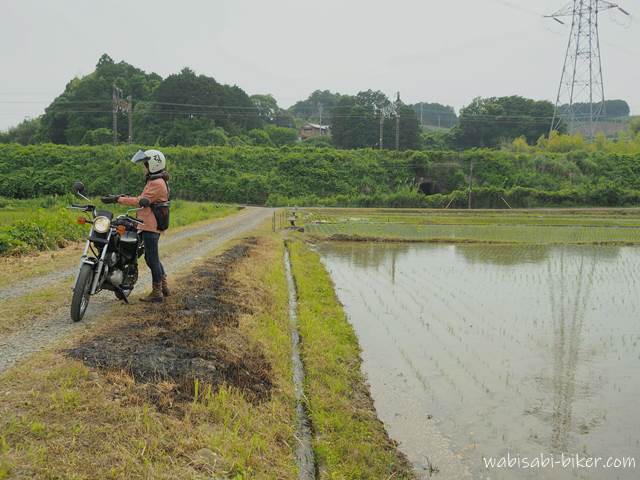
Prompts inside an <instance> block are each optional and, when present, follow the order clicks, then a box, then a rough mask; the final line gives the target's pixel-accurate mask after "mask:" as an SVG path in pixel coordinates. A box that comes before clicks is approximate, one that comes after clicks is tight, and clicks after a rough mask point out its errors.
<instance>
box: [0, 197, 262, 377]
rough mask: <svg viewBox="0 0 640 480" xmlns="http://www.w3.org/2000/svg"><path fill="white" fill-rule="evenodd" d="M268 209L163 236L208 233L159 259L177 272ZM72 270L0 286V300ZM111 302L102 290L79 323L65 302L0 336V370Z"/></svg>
mask: <svg viewBox="0 0 640 480" xmlns="http://www.w3.org/2000/svg"><path fill="white" fill-rule="evenodd" d="M272 212H273V210H272V209H268V208H255V207H250V208H246V209H245V210H243V211H241V212H240V213H239V214H237V215H233V216H230V217H225V218H224V219H222V220H217V221H215V222H212V223H210V224H206V225H203V226H200V227H197V228H193V229H189V230H184V231H181V232H179V233H177V234H176V235H175V236H172V237H171V238H168V239H166V243H164V245H161V246H167V245H169V244H170V243H175V242H177V241H179V240H183V239H186V238H188V237H193V236H196V235H203V234H207V233H210V234H211V236H210V237H205V240H203V241H202V242H201V243H199V244H198V246H197V248H190V249H185V250H181V251H178V252H176V253H175V254H173V255H171V256H168V257H164V258H163V260H162V262H163V264H164V265H165V267H166V268H167V270H168V271H169V272H178V271H180V270H181V269H183V268H185V267H186V266H188V265H189V264H190V263H192V262H193V261H194V260H196V259H197V258H198V257H200V256H202V255H205V254H206V253H208V252H209V251H211V250H213V249H214V248H216V247H218V246H220V245H222V244H223V243H224V242H226V241H228V240H231V239H233V238H235V237H238V236H240V235H242V234H243V233H245V232H248V231H250V230H252V229H253V228H255V227H257V226H258V225H259V224H260V223H262V222H264V221H266V220H267V219H268V218H269V217H270V216H271V215H272ZM143 268H144V266H143ZM76 269H77V264H74V265H73V267H70V268H68V269H65V270H64V271H59V272H54V273H50V274H47V275H44V276H42V277H37V278H32V279H29V280H27V281H24V282H21V284H16V285H13V286H11V287H9V288H5V289H2V290H0V300H2V299H5V298H11V297H13V296H16V295H24V294H26V293H28V291H30V289H31V290H33V289H36V288H41V287H46V286H50V285H52V284H53V283H55V282H60V281H62V280H63V279H65V278H66V277H69V276H71V275H73V274H75V271H76ZM143 272H144V270H143ZM149 283H150V276H149V275H148V274H146V272H145V273H143V275H142V276H141V279H140V281H139V282H138V284H137V285H136V290H135V291H136V292H138V293H137V294H136V293H134V298H135V296H137V295H139V294H140V292H142V291H144V290H146V289H147V288H148V287H149ZM11 291H12V292H14V293H13V294H9V293H8V292H11ZM3 295H4V296H3ZM69 296H70V295H69ZM113 305H116V301H115V299H114V298H113V295H112V294H111V293H110V292H105V293H102V294H99V295H97V296H96V297H93V298H92V299H91V303H90V304H89V308H88V310H87V313H86V316H85V319H84V320H83V321H82V322H79V323H76V324H74V323H72V322H71V320H70V318H69V305H68V304H64V305H63V306H61V307H59V308H57V309H55V310H54V311H52V312H50V313H49V315H47V316H46V318H44V317H41V318H37V319H34V320H33V321H30V322H29V324H27V325H25V326H24V327H23V328H22V329H21V330H20V331H18V332H15V333H12V334H10V335H7V336H6V337H0V373H2V372H4V371H5V370H7V369H8V368H10V367H11V366H13V365H14V364H15V363H16V362H18V361H19V360H21V359H22V358H25V357H27V356H29V355H30V354H32V353H34V352H36V351H38V350H41V349H43V348H45V347H46V346H48V345H51V344H53V343H54V342H56V341H58V340H60V339H61V338H63V337H64V336H66V335H68V334H70V333H71V332H76V331H81V330H82V329H89V328H91V326H92V325H93V324H95V323H96V322H97V321H99V319H100V318H101V317H102V316H103V315H102V314H104V313H105V312H107V311H108V310H109V308H110V307H111V306H113Z"/></svg>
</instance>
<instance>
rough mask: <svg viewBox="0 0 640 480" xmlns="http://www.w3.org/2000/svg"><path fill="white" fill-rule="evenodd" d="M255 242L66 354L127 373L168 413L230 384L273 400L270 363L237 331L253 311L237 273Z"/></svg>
mask: <svg viewBox="0 0 640 480" xmlns="http://www.w3.org/2000/svg"><path fill="white" fill-rule="evenodd" d="M256 245H257V240H256V239H255V238H247V239H244V240H243V241H242V242H241V243H239V244H237V245H235V246H234V247H232V248H230V249H228V250H226V251H225V252H224V253H222V254H221V255H218V256H216V257H214V258H211V259H209V260H206V261H205V262H204V263H203V264H201V265H200V266H198V267H196V268H195V269H194V270H193V272H192V273H191V274H190V275H187V276H184V277H182V278H181V279H180V280H179V281H175V282H174V285H175V286H176V288H174V289H173V292H172V296H171V297H169V300H168V301H167V302H164V303H163V304H160V305H154V306H151V307H149V306H148V305H142V304H139V303H138V304H135V305H131V306H130V307H129V308H130V311H129V320H128V321H127V322H125V323H124V324H121V325H119V326H117V327H114V328H113V329H111V330H109V331H107V332H106V333H101V334H99V335H97V336H93V337H89V338H86V339H83V340H82V341H81V342H80V343H79V344H77V345H76V346H75V347H73V348H71V349H68V350H66V351H65V353H66V355H68V356H69V357H71V358H75V359H79V360H82V361H83V362H84V363H85V364H86V365H87V366H90V367H94V368H97V369H100V370H107V371H124V372H126V373H128V374H129V375H130V376H131V377H132V378H133V380H134V381H135V384H136V387H137V390H138V391H139V392H142V393H143V394H144V396H145V397H146V398H148V399H149V400H151V401H152V402H153V403H155V404H156V405H157V406H158V407H159V408H160V409H161V410H170V409H171V407H175V406H177V404H178V403H180V402H184V401H189V400H193V399H194V395H195V394H196V392H198V391H199V392H200V393H202V392H205V391H206V387H207V386H211V388H212V389H217V388H218V387H219V386H221V385H223V384H225V385H228V386H231V387H234V388H237V389H238V390H240V391H242V392H243V393H244V395H245V397H246V398H247V399H248V400H249V401H252V402H261V401H264V400H268V399H269V398H270V395H271V389H272V386H273V380H272V371H271V365H270V364H269V362H268V360H267V359H266V357H265V355H264V353H263V351H262V349H261V348H260V346H259V345H257V344H255V343H253V342H251V341H250V340H249V339H248V338H247V337H246V336H245V335H244V334H243V333H242V331H241V330H240V329H239V328H238V322H239V317H240V315H242V314H244V313H251V311H250V307H248V306H247V303H246V302H244V301H243V296H242V294H241V293H240V292H241V291H242V289H241V288H240V285H238V284H237V282H236V281H235V280H233V278H232V275H231V272H232V271H233V268H234V265H235V264H237V263H238V262H239V261H241V260H242V259H243V258H245V257H247V256H248V255H249V254H250V251H251V249H252V248H254V247H255V246H256ZM196 383H198V386H199V387H198V388H197V390H196V387H195V385H196Z"/></svg>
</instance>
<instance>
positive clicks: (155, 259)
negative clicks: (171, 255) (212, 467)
mask: <svg viewBox="0 0 640 480" xmlns="http://www.w3.org/2000/svg"><path fill="white" fill-rule="evenodd" d="M142 240H143V241H144V261H145V262H146V263H147V266H148V267H149V268H150V269H151V279H152V281H153V283H160V282H161V281H162V276H163V275H164V267H163V266H162V263H160V252H159V251H158V240H160V234H159V233H154V232H144V231H143V232H142Z"/></svg>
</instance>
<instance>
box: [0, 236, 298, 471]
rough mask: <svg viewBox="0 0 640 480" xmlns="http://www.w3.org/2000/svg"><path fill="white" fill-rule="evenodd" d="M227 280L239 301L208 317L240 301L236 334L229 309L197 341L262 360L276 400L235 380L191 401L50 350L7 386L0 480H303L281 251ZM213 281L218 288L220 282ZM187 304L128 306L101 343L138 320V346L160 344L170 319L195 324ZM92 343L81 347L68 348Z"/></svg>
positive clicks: (197, 390)
mask: <svg viewBox="0 0 640 480" xmlns="http://www.w3.org/2000/svg"><path fill="white" fill-rule="evenodd" d="M229 270H231V271H232V273H230V277H231V281H230V282H226V283H224V282H223V283H224V285H225V286H226V287H227V288H228V289H229V291H227V292H226V293H225V292H223V294H222V298H216V299H214V300H213V301H212V302H213V303H212V304H211V305H210V307H212V308H213V309H214V310H215V309H216V308H217V307H216V305H218V306H219V304H221V305H223V307H224V305H227V307H228V306H229V305H231V304H233V303H235V302H237V300H238V298H242V299H243V305H242V312H243V313H241V314H240V317H239V318H238V326H237V328H233V327H232V326H224V325H223V326H220V325H216V324H217V323H219V322H224V321H226V320H225V319H227V316H226V313H228V308H227V309H222V310H224V311H223V312H221V313H220V315H217V314H213V317H212V319H211V324H212V326H211V327H209V326H208V324H207V326H205V327H203V328H205V330H204V332H203V333H207V334H206V335H202V337H201V338H198V339H197V341H198V342H202V341H203V340H204V342H205V343H202V344H199V346H198V348H199V349H202V350H206V349H207V348H214V349H215V352H216V355H219V356H220V358H224V359H226V360H227V361H228V362H231V363H230V364H231V365H232V366H233V365H235V364H234V363H233V362H236V361H239V360H242V359H243V358H244V356H245V355H246V352H247V351H259V352H262V355H263V356H264V357H263V358H264V359H265V360H266V362H265V364H266V366H264V367H261V368H264V370H265V371H266V372H267V373H268V375H269V377H270V381H271V382H272V384H273V387H272V388H271V389H270V392H269V395H266V396H264V398H261V400H260V401H255V399H252V397H251V395H249V394H246V392H244V391H243V390H242V389H241V388H239V387H237V386H234V385H233V382H229V383H224V384H222V385H218V386H217V388H214V389H211V388H209V387H208V385H207V384H206V383H205V382H202V383H200V384H199V385H198V387H196V386H195V385H196V383H195V382H192V383H191V384H190V385H189V384H187V387H188V388H187V390H186V396H187V398H185V395H184V394H185V391H184V390H182V391H180V388H181V387H182V388H183V389H184V388H185V385H180V383H179V382H177V381H170V380H163V381H158V382H157V383H156V382H153V381H152V382H150V383H148V382H147V383H145V382H137V381H136V380H135V375H134V374H133V373H131V372H126V371H119V370H118V369H114V370H109V369H107V370H103V369H100V368H91V367H88V366H86V365H85V364H83V362H81V361H78V360H74V359H71V358H69V356H67V355H66V354H65V352H64V351H62V350H58V351H49V352H44V353H42V354H39V355H36V356H34V357H33V358H31V359H30V360H29V361H27V362H26V363H25V364H24V365H22V366H20V367H18V368H16V369H14V370H12V371H10V372H8V373H7V374H5V375H4V376H2V377H0V391H2V392H3V401H2V404H1V405H0V432H1V433H0V459H1V460H0V478H14V477H17V478H87V479H89V478H167V479H173V478H211V476H212V475H219V476H220V477H221V478H235V479H241V478H295V470H296V467H295V460H294V457H293V453H292V452H293V450H292V446H293V445H294V442H295V438H294V436H293V427H292V425H294V420H293V412H294V409H293V392H292V386H291V380H290V379H291V367H290V337H289V332H288V328H289V327H288V325H289V323H288V311H287V298H288V297H287V286H286V280H285V277H284V269H283V267H282V246H281V243H280V242H279V241H277V240H275V239H273V238H267V239H263V240H262V241H261V242H260V243H259V246H258V247H256V248H254V249H253V250H252V252H251V253H250V256H249V257H248V258H247V259H244V260H242V259H241V260H239V262H238V263H237V264H235V265H233V266H232V267H231V268H230V269H229ZM211 272H213V273H212V274H213V278H214V279H215V280H218V277H216V275H219V274H220V272H218V271H217V270H216V269H213V270H211ZM212 274H210V273H206V272H205V275H204V276H203V277H202V278H196V279H195V280H193V279H192V280H191V281H190V282H189V286H188V287H185V288H189V289H193V288H194V284H195V285H196V286H197V284H198V283H202V282H203V281H207V280H209V281H210V280H211V279H212V277H211V276H207V275H212ZM184 283H185V284H186V283H187V282H184ZM184 295H188V291H187V290H184V289H182V290H178V291H177V292H176V295H175V297H174V299H172V301H171V302H170V303H169V304H168V305H165V306H164V307H163V308H162V309H153V310H152V311H151V314H149V313H148V310H145V308H144V306H143V305H141V304H138V305H132V306H129V307H125V306H121V305H118V306H116V307H114V308H115V310H114V311H113V312H111V314H110V315H109V316H110V319H109V322H103V323H102V326H101V327H99V328H98V329H96V330H95V331H94V333H92V334H91V338H100V335H102V336H112V337H113V338H116V339H117V338H118V331H119V329H120V328H123V327H125V326H127V325H129V326H131V322H133V323H134V324H135V325H133V328H135V329H136V330H138V329H139V330H140V331H142V334H141V337H140V338H139V339H136V340H139V341H142V342H144V339H145V338H153V336H154V332H155V330H156V329H162V328H163V326H162V323H161V318H165V316H168V318H169V319H170V320H171V321H172V322H176V325H181V322H184V321H185V320H184V319H183V317H181V316H180V312H181V311H182V310H183V309H184V305H183V303H184V301H185V300H184ZM225 302H226V303H225ZM201 308H203V307H202V306H201ZM153 312H155V314H154V313H153ZM114 319H120V320H119V321H114ZM127 319H129V320H127ZM190 326H191V327H193V325H190ZM185 327H186V326H185V325H181V328H185ZM209 328H211V329H212V330H210V329H209ZM185 329H186V328H185ZM186 330H190V331H192V330H193V328H189V329H186ZM173 333H176V332H173ZM178 333H180V332H179V331H178ZM214 333H215V334H214ZM221 339H222V340H224V342H223V343H222V344H219V343H215V345H213V343H214V342H221V341H222V340H221ZM84 341H85V340H84V339H78V338H76V339H74V340H73V341H72V342H69V343H68V344H67V345H65V346H66V347H69V346H75V345H78V344H79V343H80V344H82V343H83V342H84ZM206 342H211V344H206ZM166 348H169V347H166ZM200 355H202V353H200ZM258 357H259V358H262V357H260V356H258ZM267 364H268V365H267ZM239 365H240V366H242V365H243V363H240V364H239ZM235 368H236V370H239V371H241V372H242V371H244V369H243V368H239V367H238V366H236V367H235ZM228 371H230V372H231V373H233V372H234V371H235V370H234V368H227V369H224V368H222V367H221V370H220V373H221V375H225V374H228ZM239 375H240V374H239ZM172 393H173V395H172ZM177 393H181V395H177ZM159 399H160V401H159ZM167 402H168V403H167ZM203 449H205V450H203Z"/></svg>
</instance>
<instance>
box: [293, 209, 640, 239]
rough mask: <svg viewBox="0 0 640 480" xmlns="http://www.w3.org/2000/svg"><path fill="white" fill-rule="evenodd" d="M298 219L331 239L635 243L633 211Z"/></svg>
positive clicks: (637, 230) (371, 212) (315, 213)
mask: <svg viewBox="0 0 640 480" xmlns="http://www.w3.org/2000/svg"><path fill="white" fill-rule="evenodd" d="M301 217H302V218H301V222H300V223H301V224H302V225H304V227H305V230H306V232H307V233H308V234H309V235H311V236H315V237H318V238H321V239H332V240H360V241H363V240H371V241H413V242H461V243H474V242H476V243H524V244H630V245H631V244H640V210H638V209H609V210H606V209H574V210H569V209H563V210H549V209H534V210H471V211H469V210H456V211H443V210H411V209H406V210H387V209H332V210H327V209H304V210H302V215H301Z"/></svg>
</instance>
